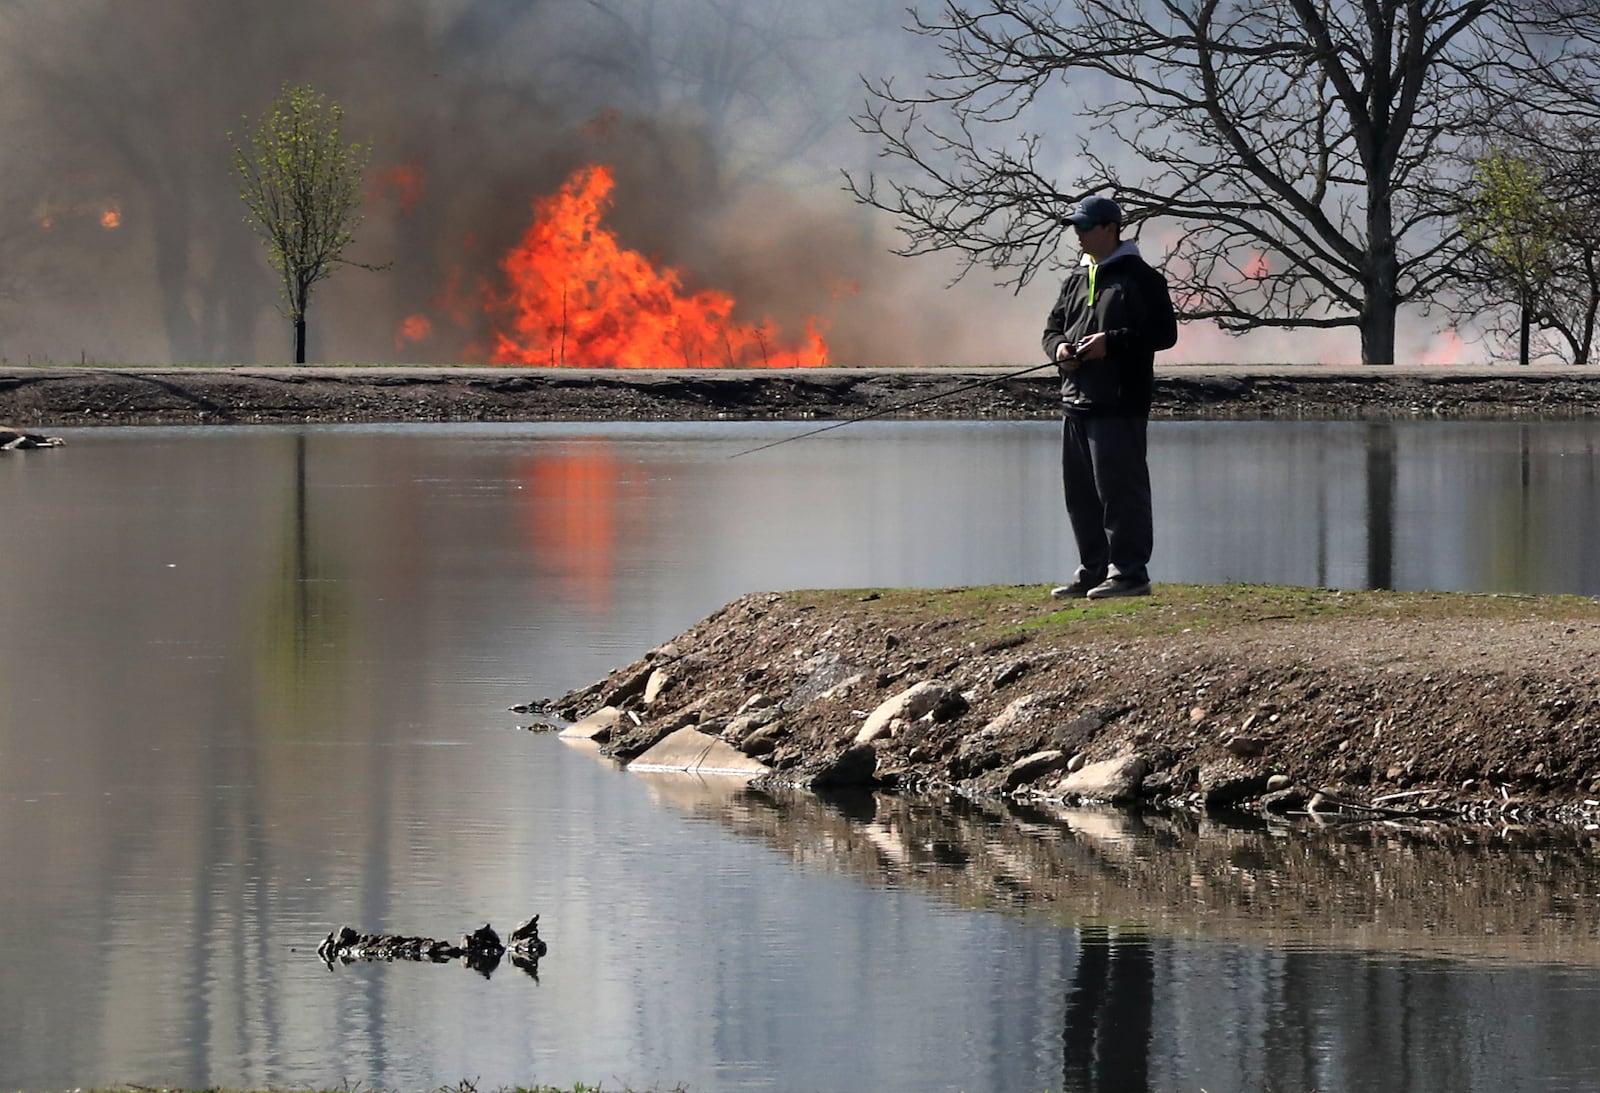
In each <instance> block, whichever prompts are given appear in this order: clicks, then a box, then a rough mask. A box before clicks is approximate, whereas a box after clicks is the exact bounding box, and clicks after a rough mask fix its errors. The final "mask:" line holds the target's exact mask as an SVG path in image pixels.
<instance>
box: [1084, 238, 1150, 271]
mask: <svg viewBox="0 0 1600 1093" xmlns="http://www.w3.org/2000/svg"><path fill="white" fill-rule="evenodd" d="M1129 255H1132V256H1133V257H1135V258H1142V257H1143V255H1141V254H1140V253H1139V244H1137V243H1135V242H1134V241H1133V240H1132V239H1124V240H1123V241H1122V242H1121V243H1118V244H1117V249H1116V250H1114V251H1112V252H1111V253H1110V254H1108V255H1106V256H1105V257H1104V258H1102V259H1100V264H1101V265H1102V266H1105V265H1110V264H1111V263H1112V262H1115V261H1116V260H1117V259H1118V258H1126V257H1128V256H1129ZM1094 264H1095V262H1094V259H1093V258H1090V257H1089V256H1088V255H1087V254H1085V255H1084V256H1083V257H1081V258H1079V259H1078V265H1080V266H1092V265H1094Z"/></svg>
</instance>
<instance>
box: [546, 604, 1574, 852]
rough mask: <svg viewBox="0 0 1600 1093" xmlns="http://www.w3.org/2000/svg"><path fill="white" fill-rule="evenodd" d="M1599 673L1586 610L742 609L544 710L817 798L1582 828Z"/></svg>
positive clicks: (621, 748) (611, 741)
mask: <svg viewBox="0 0 1600 1093" xmlns="http://www.w3.org/2000/svg"><path fill="white" fill-rule="evenodd" d="M1597 663H1600V607H1597V605H1596V603H1595V601H1593V600H1591V599H1588V598H1583V597H1513V596H1465V595H1460V594H1439V593H1390V592H1353V593H1352V592H1332V591H1326V590H1309V589H1266V588H1252V587H1240V586H1228V587H1194V586H1181V585H1165V586H1158V587H1157V590H1156V594H1155V595H1154V596H1153V597H1151V598H1149V599H1138V600H1124V601H1113V602H1111V603H1101V604H1093V605H1091V604H1089V603H1087V602H1084V603H1083V604H1062V603H1060V602H1058V601H1053V600H1051V599H1050V597H1049V594H1048V589H1044V588H1032V587H1029V588H975V589H949V590H943V591H918V590H897V591H881V592H870V593H862V592H856V593H840V592H809V593H789V594H782V595H780V594H760V595H751V596H746V597H744V598H742V599H740V600H738V601H735V602H734V603H732V604H730V605H728V606H727V607H725V608H723V609H722V610H721V611H718V612H717V613H716V614H714V615H712V616H710V617H709V618H707V619H706V620H704V621H703V622H701V623H700V624H698V625H697V626H695V627H693V628H691V629H690V630H688V631H686V632H685V633H684V634H682V635H681V636H679V637H678V638H675V639H674V640H673V641H672V642H670V643H668V644H667V645H665V646H663V647H661V648H659V649H656V650H652V651H651V652H650V653H649V654H648V655H646V656H645V657H644V658H643V659H641V660H640V661H638V662H637V663H635V664H632V665H629V666H627V667H625V668H621V669H619V670H618V671H617V672H615V673H613V674H612V675H611V676H610V677H608V678H607V679H605V680H602V681H599V682H597V683H595V684H594V685H592V686H590V687H587V688H583V689H581V690H578V691H574V692H572V693H570V694H568V695H565V696H563V697H561V698H559V699H556V700H554V701H552V702H550V703H549V704H548V707H547V708H548V709H549V710H551V711H553V712H555V713H558V714H559V715H561V716H562V717H564V718H566V719H568V720H578V719H580V718H585V717H586V716H588V715H593V714H595V713H596V712H597V711H602V710H604V711H606V712H605V713H603V714H601V716H600V717H598V718H596V719H595V720H592V721H588V722H586V724H589V725H595V724H601V725H609V726H610V727H609V728H602V730H601V731H600V733H599V739H600V740H602V741H603V750H604V751H605V752H606V753H607V754H610V755H612V756H613V757H614V758H617V759H619V760H624V761H628V760H633V759H636V758H638V757H640V756H641V755H644V754H646V753H647V752H648V751H649V749H651V748H652V747H653V746H655V745H656V744H657V743H658V742H660V741H662V740H663V739H664V738H666V737H667V736H668V735H669V734H673V733H675V732H678V731H680V730H684V729H690V730H693V732H696V733H699V734H702V735H703V737H704V741H703V745H702V746H703V747H705V748H707V749H710V748H712V747H713V746H716V747H723V746H726V747H730V748H732V749H735V750H736V751H737V752H738V753H740V754H741V755H742V756H744V757H747V758H750V759H755V760H758V761H759V762H760V763H762V764H764V765H765V766H767V767H768V768H770V770H771V774H770V776H769V777H770V778H771V779H772V780H774V781H776V782H781V783H786V784H796V785H804V786H809V787H813V788H826V787H829V786H843V785H874V786H881V787H888V788H900V789H934V788H948V789H954V790H956V791H958V792H960V793H963V794H967V795H972V796H977V797H985V796H1008V797H1012V798H1019V799H1039V798H1043V799H1048V800H1056V801H1067V802H1073V801H1077V800H1104V799H1112V800H1116V801H1120V802H1126V803H1138V804H1145V805H1150V804H1153V805H1158V806H1163V807H1169V808H1178V809H1186V810H1195V811H1199V810H1206V809H1219V808H1221V809H1235V810H1247V811H1254V812H1268V813H1277V814H1281V815H1287V816H1305V817H1315V818H1320V819H1322V820H1327V819H1328V818H1330V817H1339V818H1340V819H1341V820H1348V819H1351V818H1356V819H1406V820H1417V821H1430V822H1431V821H1443V822H1451V823H1459V822H1470V823H1493V824H1507V823H1524V822H1556V823H1568V824H1584V825H1586V824H1591V823H1596V822H1600V688H1597V687H1596V685H1595V683H1594V679H1595V676H1594V669H1593V666H1594V665H1595V664H1597ZM699 739H700V738H698V737H696V738H694V740H699ZM690 742H691V743H693V742H694V741H693V740H691V741H690Z"/></svg>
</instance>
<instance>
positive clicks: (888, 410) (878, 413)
mask: <svg viewBox="0 0 1600 1093" xmlns="http://www.w3.org/2000/svg"><path fill="white" fill-rule="evenodd" d="M1054 367H1056V362H1055V361H1046V362H1045V363H1044V364H1035V365H1031V366H1029V367H1027V368H1023V369H1021V370H1020V371H1016V372H1007V373H1006V374H1005V375H1003V376H985V377H984V378H983V379H979V380H973V381H972V382H971V383H964V384H962V385H961V386H960V387H952V388H950V390H948V391H939V392H937V393H936V394H932V395H927V396H924V397H923V398H919V399H913V400H911V401H910V402H901V403H896V404H895V405H893V406H885V407H884V408H883V409H881V410H874V411H872V413H870V414H860V415H857V416H856V417H847V418H845V419H844V420H843V421H834V422H830V423H829V424H827V425H824V426H822V428H820V429H812V430H811V431H810V432H805V433H800V434H799V435H798V436H786V437H784V438H783V439H782V440H774V441H772V443H770V444H761V445H759V446H757V447H754V448H746V449H745V450H744V451H742V452H734V453H733V454H732V455H730V456H729V457H728V458H729V459H738V458H739V457H740V456H741V455H753V454H754V453H756V452H764V451H766V450H767V449H768V448H776V447H777V446H778V445H780V444H788V443H789V442H790V441H794V440H804V439H806V437H809V436H817V435H818V434H820V433H826V432H828V431H830V430H832V429H842V428H844V427H845V426H846V425H854V424H855V423H856V422H858V421H871V420H872V419H873V418H875V417H883V416H884V415H885V414H895V413H899V412H900V411H901V410H909V409H911V408H912V407H914V406H922V405H924V404H926V403H929V402H935V401H937V400H939V399H942V398H949V397H950V396H951V395H959V394H960V393H961V392H962V391H970V390H972V389H973V388H974V387H982V386H983V385H984V384H986V383H1002V382H1004V381H1005V380H1014V379H1016V378H1017V377H1018V376H1026V375H1027V374H1028V373H1029V372H1039V371H1043V370H1044V369H1046V368H1054Z"/></svg>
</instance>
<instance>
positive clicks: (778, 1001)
mask: <svg viewBox="0 0 1600 1093" xmlns="http://www.w3.org/2000/svg"><path fill="white" fill-rule="evenodd" d="M801 431H804V429H803V427H801V426H795V425H777V424H774V425H754V424H667V425H619V426H615V427H596V426H589V425H585V426H571V425H542V426H483V427H479V426H441V427H424V426H408V427H319V428H307V429H291V428H284V429H278V428H242V427H241V428H229V429H152V428H143V429H98V430H69V431H65V432H64V435H65V436H66V437H67V440H68V445H67V447H65V448H62V449H60V450H57V451H41V452H27V453H8V454H5V455H0V512H3V513H4V519H3V520H0V556H3V558H4V563H3V565H0V620H4V626H3V627H0V936H4V938H5V939H6V941H7V943H8V948H9V952H8V954H7V959H6V960H5V961H4V962H0V1088H3V1089H22V1090H45V1089H54V1090H59V1089H68V1088H74V1087H91V1086H108V1085H129V1084H140V1085H151V1086H155V1085H178V1086H185V1087H204V1086H213V1085H215V1086H229V1087H266V1086H272V1087H279V1088H284V1087H302V1088H303V1087H308V1086H317V1087H324V1088H326V1087H330V1086H336V1085H339V1084H341V1083H350V1084H356V1083H359V1084H360V1085H361V1086H362V1087H364V1088H369V1089H373V1088H377V1089H395V1090H425V1089H432V1088H437V1087H439V1086H443V1085H451V1084H455V1083H458V1082H463V1081H465V1082H471V1083H474V1084H476V1085H477V1087H478V1088H479V1089H482V1090H485V1091H487V1090H492V1089H497V1088H500V1087H504V1086H510V1085H513V1084H519V1083H520V1084H532V1083H539V1082H549V1083H559V1084H563V1085H570V1084H572V1083H574V1082H580V1081H581V1082H588V1083H591V1084H594V1083H603V1084H604V1085H605V1087H606V1088H607V1089H620V1088H623V1087H627V1086H632V1087H634V1088H655V1087H659V1088H663V1089H666V1088H672V1087H674V1086H676V1085H678V1084H679V1083H683V1084H685V1085H687V1086H688V1088H689V1089H690V1090H691V1091H695V1093H700V1091H723V1090H737V1091H745V1090H750V1091H755V1090H762V1091H765V1090H772V1091H779V1090H782V1091H788V1090H795V1091H833V1090H838V1091H846V1090H867V1089H871V1090H876V1091H883V1093H894V1091H900V1090H905V1091H913V1090H917V1091H920V1090H952V1091H954V1090H967V1091H972V1093H978V1091H995V1093H1001V1091H1016V1093H1038V1091H1042V1090H1046V1089H1050V1090H1073V1091H1090V1090H1096V1091H1100V1090H1108V1091H1109V1090H1174V1091H1178V1090H1188V1091H1195V1090H1199V1089H1202V1088H1203V1089H1207V1090H1211V1091H1212V1093H1217V1091H1221V1090H1256V1089H1266V1088H1271V1089H1275V1090H1279V1091H1283V1093H1302V1091H1310V1090H1312V1089H1317V1090H1323V1091H1327V1090H1346V1089H1349V1090H1371V1089H1395V1090H1409V1091H1419V1093H1420V1091H1433V1090H1438V1091H1447V1090H1448V1091H1459V1090H1477V1089H1482V1090H1496V1091H1506V1090H1580V1089H1595V1088H1600V1037H1596V1036H1595V1035H1594V1031H1593V1030H1594V1028H1595V1027H1596V1023H1597V1021H1600V972H1597V969H1600V914H1597V913H1596V906H1597V903H1600V868H1596V866H1595V865H1594V864H1593V863H1594V861H1595V860H1596V859H1595V853H1594V852H1595V846H1594V844H1593V841H1592V839H1591V838H1590V837H1588V836H1584V835H1581V834H1580V835H1577V836H1574V837H1572V838H1570V839H1548V840H1530V839H1528V838H1527V837H1526V836H1523V835H1520V834H1518V833H1514V832H1508V833H1498V832H1489V833H1484V832H1472V833H1461V834H1458V835H1456V836H1452V837H1449V838H1441V839H1437V840H1418V839H1414V838H1411V837H1409V836H1407V835H1405V834H1404V833H1400V832H1395V831H1390V830H1387V829H1365V828H1363V829H1358V830H1353V831H1342V832H1336V833H1331V834H1327V835H1317V834H1295V835H1293V836H1287V835H1285V834H1284V833H1283V832H1281V831H1274V830H1266V829H1262V830H1239V829H1229V828H1221V827H1217V826H1214V825H1211V824H1209V823H1203V824H1195V823H1192V822H1189V821H1180V820H1170V819H1162V818H1160V817H1149V818H1145V819H1138V818H1134V817H1129V816H1124V815H1120V814H1117V813H1112V812H1102V811H1080V812H1070V811H1068V812H1060V813H1051V812H1048V811H1040V810H1032V809H1017V808H1007V807H1001V806H997V805H978V804H972V803H968V802H960V801H947V802H939V801H929V800H921V799H917V800H898V799H894V798H887V797H877V798H874V797H871V796H866V797H860V798H850V799H841V800H830V801H823V800H820V799H818V798H816V797H813V796H811V795H808V794H803V793H753V792H750V791H747V790H743V789H742V788H741V787H739V786H738V785H737V784H729V783H726V782H721V781H718V780H711V781H703V782H702V781H695V780H689V779H685V778H678V777H671V776H642V775H636V774H629V773H625V772H621V771H618V770H616V769H614V768H613V766H612V765H611V764H609V763H607V762H605V761H604V760H601V759H599V758H598V757H596V756H595V755H593V754H590V753H588V752H585V751H582V750H579V749H576V748H574V747H571V746H568V745H565V744H563V743H562V742H561V741H559V740H557V739H556V738H554V737H553V736H551V735H549V734H538V733H532V732H528V731H525V730H524V729H523V728H522V727H521V722H520V721H519V718H518V716H517V715H516V714H514V713H511V712H509V707H511V706H512V705H514V704H517V703H520V702H525V701H528V700H530V699H534V698H539V697H544V696H555V695H558V694H560V693H562V692H564V691H566V690H568V689H570V688H572V687H576V686H580V685H584V684H587V683H589V682H592V681H593V680H595V679H597V678H600V677H601V676H603V675H604V674H605V673H606V672H608V671H610V670H611V669H612V668H615V667H618V666H620V665H623V664H625V663H628V662H630V661H632V660H634V659H636V658H637V657H638V656H640V655H641V654H642V653H643V652H644V651H645V650H647V649H648V648H650V647H651V646H653V645H655V644H658V643H660V642H662V641H664V640H666V639H668V638H670V637H672V636H673V635H675V634H677V633H678V632H680V631H682V630H683V629H685V628H687V627H688V626H689V625H691V624H692V623H694V622H695V621H697V620H698V619H700V618H702V617H703V616H705V615H706V614H709V613H710V612H711V611H713V610H715V609H716V608H717V607H719V606H720V605H721V604H723V603H724V602H726V601H728V600H730V599H732V598H734V597H736V596H739V595H741V594H743V593H746V592H750V591H757V590H767V589H786V588H796V587H819V586H839V587H854V586H868V585H880V586H884V585H925V586H938V585H950V584H976V583H1037V584H1040V585H1045V584H1048V583H1051V582H1054V581H1057V580H1060V579H1063V578H1064V577H1066V576H1067V575H1069V572H1070V569H1071V565H1072V562H1073V558H1072V557H1071V553H1072V552H1071V547H1070V538H1069V535H1068V532H1067V529H1066V521H1065V518H1064V514H1063V512H1062V509H1061V502H1060V497H1059V482H1058V474H1057V470H1056V468H1057V456H1056V444H1057V426H1055V425H1053V424H1050V423H985V424H978V423H871V424H863V425H860V426H852V427H851V428H850V429H847V430H838V431H835V432H830V433H828V434H826V435H824V436H821V437H817V438H814V439H811V440H806V441H802V442H799V443H795V444H787V445H783V446H780V447H777V448H774V449H771V450H768V451H765V452H760V453H756V454H753V455H747V456H741V457H739V458H730V456H733V455H735V454H736V453H738V452H740V451H743V450H745V449H748V448H751V447H755V446H757V445H760V444H764V443H768V442H770V441H772V440H775V439H778V438H780V437H782V436H785V435H788V434H789V433H797V432H801ZM1150 435H1151V460H1152V473H1153V477H1154V488H1155V496H1156V510H1157V525H1158V527H1157V532H1158V540H1159V542H1158V546H1157V552H1156V557H1155V559H1154V561H1153V563H1152V571H1153V575H1154V576H1155V579H1156V580H1157V582H1158V583H1159V582H1160V581H1162V580H1171V581H1197V582H1225V581H1251V582H1272V583H1286V584H1301V585H1320V586H1332V587H1396V588H1435V589H1449V590H1472V591H1485V592H1489V591H1493V592H1506V593H1516V592H1538V593H1548V592H1566V593H1578V594H1582V595H1586V596H1597V595H1600V456H1597V453H1596V447H1597V444H1600V426H1596V425H1594V424H1584V423H1546V424H1493V423H1473V424H1442V423H1430V424H1420V423H1419V424H1397V425H1390V424H1339V423H1334V424H1329V423H1320V424H1311V423H1199V422H1196V423H1166V422H1158V423H1155V424H1154V425H1153V426H1152V428H1151V434H1150ZM536 912H537V913H539V914H540V915H541V920H540V921H541V927H542V931H543V935H544V937H545V939H546V940H547V941H548V942H549V945H550V951H549V953H548V955H547V956H546V957H545V958H544V959H543V960H542V961H541V962H540V963H539V966H538V969H537V975H536V976H534V975H530V974H527V973H526V972H524V971H522V970H520V969H517V968H515V967H512V966H511V965H510V964H509V963H506V964H502V965H501V966H500V967H499V968H498V969H496V970H495V971H494V972H493V974H492V975H490V976H489V977H487V978H485V977H484V976H481V975H479V974H477V973H475V972H473V971H471V970H469V969H467V968H464V967H462V966H460V965H455V964H451V965H443V966H438V965H424V964H403V963H402V964H353V965H349V966H337V967H334V968H332V969H330V968H327V967H324V965H323V964H322V963H321V962H320V961H319V960H318V959H317V957H316V955H315V953H314V949H315V948H316V945H317V943H318V942H319V941H320V940H321V938H322V937H323V936H324V935H325V934H326V933H328V932H329V931H330V930H332V929H334V928H336V927H337V926H339V925H341V924H346V923H347V924H350V925H352V926H355V927H356V928H358V929H361V930H366V931H378V930H386V931H395V932H401V933H412V934H429V935H432V936H438V937H447V938H454V937H458V936H459V935H460V934H461V933H463V932H465V931H467V930H469V929H471V928H473V927H475V926H478V925H481V924H482V923H483V922H485V921H489V922H492V923H493V924H494V925H495V927H496V928H498V929H500V930H501V931H502V932H505V931H507V930H509V928H510V927H511V926H513V925H514V924H515V923H516V922H517V921H518V920H520V919H522V918H525V917H527V916H528V915H530V914H533V913H536Z"/></svg>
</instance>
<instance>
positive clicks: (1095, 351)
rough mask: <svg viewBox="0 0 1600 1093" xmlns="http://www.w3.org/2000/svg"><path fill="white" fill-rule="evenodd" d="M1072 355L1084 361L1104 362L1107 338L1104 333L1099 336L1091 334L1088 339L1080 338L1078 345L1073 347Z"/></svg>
mask: <svg viewBox="0 0 1600 1093" xmlns="http://www.w3.org/2000/svg"><path fill="white" fill-rule="evenodd" d="M1072 355H1073V356H1074V357H1077V358H1078V359H1079V360H1084V361H1103V360H1105V359H1106V336H1105V333H1104V332H1103V331H1102V332H1101V333H1099V334H1090V335H1089V336H1088V337H1087V338H1079V339H1078V344H1076V345H1074V346H1073V347H1072Z"/></svg>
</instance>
